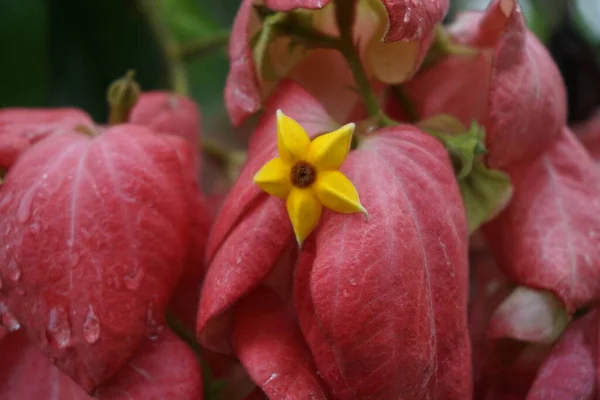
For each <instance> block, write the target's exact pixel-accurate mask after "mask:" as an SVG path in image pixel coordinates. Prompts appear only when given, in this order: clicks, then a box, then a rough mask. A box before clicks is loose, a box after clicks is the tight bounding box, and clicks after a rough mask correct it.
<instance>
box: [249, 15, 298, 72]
mask: <svg viewBox="0 0 600 400" xmlns="http://www.w3.org/2000/svg"><path fill="white" fill-rule="evenodd" d="M260 10H261V11H259V15H260V16H261V18H262V28H261V29H260V31H258V32H257V33H256V34H255V35H254V36H253V37H252V39H251V41H250V45H251V47H252V58H253V59H254V64H255V65H256V71H257V72H258V74H259V76H260V77H261V78H262V79H272V78H275V76H274V75H275V72H274V70H273V68H272V67H271V66H270V63H269V59H268V54H269V52H268V50H269V45H270V44H271V42H272V41H273V40H275V39H276V38H277V37H278V36H279V34H280V32H279V30H280V29H279V28H280V26H281V25H282V24H284V23H285V21H286V19H287V18H288V17H289V14H288V13H283V12H272V13H266V12H265V11H264V10H262V9H260Z"/></svg>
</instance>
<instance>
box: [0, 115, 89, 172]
mask: <svg viewBox="0 0 600 400" xmlns="http://www.w3.org/2000/svg"><path fill="white" fill-rule="evenodd" d="M79 126H85V127H92V126H93V122H92V120H91V119H90V117H89V116H88V115H87V114H86V113H84V112H83V111H81V110H78V109H74V108H57V109H45V110H32V109H25V108H7V109H4V110H0V166H2V167H4V168H10V167H12V165H13V164H14V163H15V161H17V158H19V156H20V155H21V154H22V153H23V152H24V151H25V150H27V149H28V148H29V147H31V145H33V144H34V143H36V142H38V141H40V140H42V139H44V138H46V137H48V136H50V135H52V134H55V133H57V134H62V133H72V132H74V131H75V129H76V128H77V127H79Z"/></svg>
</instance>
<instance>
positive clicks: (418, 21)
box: [383, 0, 450, 42]
mask: <svg viewBox="0 0 600 400" xmlns="http://www.w3.org/2000/svg"><path fill="white" fill-rule="evenodd" d="M383 4H384V6H385V8H386V10H387V13H388V18H389V28H388V31H387V33H386V35H385V41H386V42H396V41H407V42H412V41H416V40H420V39H422V38H423V37H425V35H427V34H428V33H429V32H432V31H433V29H434V27H435V25H437V24H439V23H440V22H442V20H443V19H444V17H445V16H446V13H447V12H448V7H449V5H450V1H449V0H433V1H425V2H415V1H413V0H383Z"/></svg>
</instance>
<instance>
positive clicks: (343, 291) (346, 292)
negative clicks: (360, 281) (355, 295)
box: [342, 289, 350, 298]
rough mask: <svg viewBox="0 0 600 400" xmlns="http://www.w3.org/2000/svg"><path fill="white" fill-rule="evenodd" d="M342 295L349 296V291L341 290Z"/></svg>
mask: <svg viewBox="0 0 600 400" xmlns="http://www.w3.org/2000/svg"><path fill="white" fill-rule="evenodd" d="M342 296H344V297H346V298H348V297H350V293H348V291H347V290H346V289H344V290H342Z"/></svg>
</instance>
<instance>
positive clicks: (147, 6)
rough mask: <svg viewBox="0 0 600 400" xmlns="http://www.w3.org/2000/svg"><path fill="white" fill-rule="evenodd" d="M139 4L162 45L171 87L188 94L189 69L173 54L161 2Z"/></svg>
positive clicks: (141, 0) (141, 1)
mask: <svg viewBox="0 0 600 400" xmlns="http://www.w3.org/2000/svg"><path fill="white" fill-rule="evenodd" d="M137 6H138V9H139V10H140V12H141V13H142V14H143V15H144V16H145V17H146V19H147V20H148V23H149V24H150V27H151V28H152V31H153V32H154V35H155V37H156V40H157V41H158V43H159V45H160V48H161V52H162V58H163V60H164V62H165V64H166V68H167V74H168V85H169V88H170V89H171V90H173V91H174V92H176V93H179V94H187V92H188V86H189V85H188V78H187V71H186V69H185V65H184V64H183V62H182V60H180V59H178V58H176V57H173V56H172V48H173V47H172V46H173V45H172V40H171V38H170V37H169V34H168V32H167V29H166V27H165V24H164V21H163V19H162V15H161V10H160V9H159V7H160V6H159V3H158V2H157V1H155V0H137Z"/></svg>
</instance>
